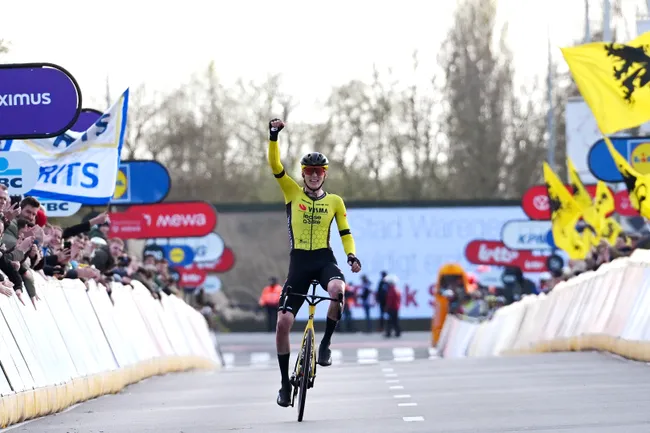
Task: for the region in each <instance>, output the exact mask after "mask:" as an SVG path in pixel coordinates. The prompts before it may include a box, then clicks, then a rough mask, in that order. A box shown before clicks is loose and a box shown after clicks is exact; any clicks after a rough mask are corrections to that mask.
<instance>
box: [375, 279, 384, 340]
mask: <svg viewBox="0 0 650 433" xmlns="http://www.w3.org/2000/svg"><path fill="white" fill-rule="evenodd" d="M386 275H387V273H386V271H381V278H380V279H379V284H377V293H376V294H375V299H376V300H377V305H378V306H379V332H383V331H384V316H385V315H386V291H387V287H386V281H384V279H385V278H386Z"/></svg>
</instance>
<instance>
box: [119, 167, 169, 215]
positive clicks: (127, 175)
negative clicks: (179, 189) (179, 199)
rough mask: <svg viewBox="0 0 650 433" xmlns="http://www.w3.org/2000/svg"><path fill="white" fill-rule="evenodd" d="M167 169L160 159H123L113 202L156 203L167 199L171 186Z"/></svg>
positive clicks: (126, 203) (122, 203)
mask: <svg viewBox="0 0 650 433" xmlns="http://www.w3.org/2000/svg"><path fill="white" fill-rule="evenodd" d="M171 184H172V182H171V178H170V176H169V172H168V171H167V169H166V168H165V167H164V166H163V165H162V164H160V163H159V162H158V161H151V160H132V161H122V162H121V163H120V167H119V170H118V172H117V184H116V185H115V193H114V195H113V199H112V200H111V204H115V205H131V204H156V203H160V202H161V201H163V200H165V197H167V194H168V193H169V189H170V188H171Z"/></svg>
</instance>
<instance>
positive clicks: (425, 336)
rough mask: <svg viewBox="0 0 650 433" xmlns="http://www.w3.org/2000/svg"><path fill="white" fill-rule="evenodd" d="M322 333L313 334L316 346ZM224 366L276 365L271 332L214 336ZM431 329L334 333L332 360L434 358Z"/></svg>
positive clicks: (297, 338)
mask: <svg viewBox="0 0 650 433" xmlns="http://www.w3.org/2000/svg"><path fill="white" fill-rule="evenodd" d="M321 338H322V333H320V334H319V333H317V334H316V345H317V346H318V344H320V339H321ZM301 339H302V333H297V332H294V333H291V347H292V350H294V351H295V350H298V348H299V347H300V342H301ZM218 340H219V344H220V348H221V353H222V355H223V359H224V363H225V366H226V368H239V367H250V366H252V367H256V368H264V367H269V366H270V367H272V368H275V367H276V366H277V365H278V361H277V352H276V350H275V334H272V333H250V334H241V333H232V334H222V335H219V336H218ZM430 346H431V332H405V333H403V334H402V335H401V336H400V338H394V337H392V338H385V337H383V335H382V334H379V333H373V334H363V333H344V332H336V333H335V334H334V337H333V342H332V346H331V348H332V363H333V364H335V365H338V364H348V363H352V364H372V363H376V362H379V361H413V360H415V359H429V358H433V357H435V355H434V352H433V350H431V348H430Z"/></svg>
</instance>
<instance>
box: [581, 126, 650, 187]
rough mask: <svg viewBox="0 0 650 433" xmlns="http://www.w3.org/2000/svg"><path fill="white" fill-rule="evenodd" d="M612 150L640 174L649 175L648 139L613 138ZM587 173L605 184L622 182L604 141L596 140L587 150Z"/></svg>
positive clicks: (649, 153)
mask: <svg viewBox="0 0 650 433" xmlns="http://www.w3.org/2000/svg"><path fill="white" fill-rule="evenodd" d="M610 140H611V141H612V144H613V145H614V148H615V149H616V150H617V151H618V153H620V154H621V155H622V156H623V158H625V159H627V161H628V162H629V163H630V165H631V166H632V168H634V169H635V170H636V171H638V172H639V173H641V174H650V137H613V138H610ZM587 164H588V166H589V171H591V174H593V175H594V177H595V178H596V179H599V180H602V181H603V182H607V183H616V182H623V177H622V176H621V173H620V172H619V171H618V169H617V168H616V164H615V163H614V159H613V158H612V155H610V154H609V149H607V144H606V143H605V140H598V141H597V142H595V143H594V145H593V146H591V149H589V155H588V156H587Z"/></svg>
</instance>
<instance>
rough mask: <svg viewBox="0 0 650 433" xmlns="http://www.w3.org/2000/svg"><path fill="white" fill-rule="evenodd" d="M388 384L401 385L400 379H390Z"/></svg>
mask: <svg viewBox="0 0 650 433" xmlns="http://www.w3.org/2000/svg"><path fill="white" fill-rule="evenodd" d="M386 383H399V379H388V380H387V381H386Z"/></svg>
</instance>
